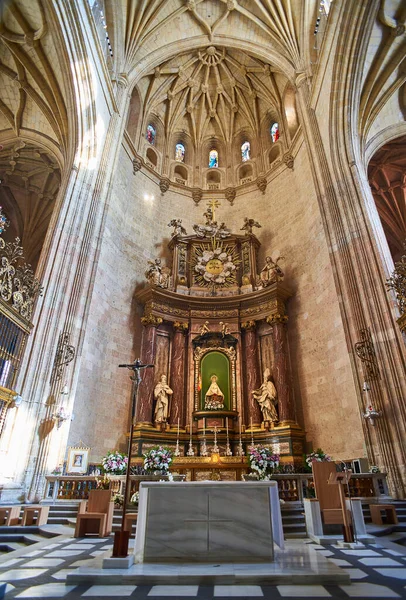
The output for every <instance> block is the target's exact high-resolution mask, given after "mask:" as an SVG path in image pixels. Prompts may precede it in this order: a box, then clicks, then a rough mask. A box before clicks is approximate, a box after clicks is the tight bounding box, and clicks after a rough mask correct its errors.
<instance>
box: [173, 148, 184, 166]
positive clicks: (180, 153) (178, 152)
mask: <svg viewBox="0 0 406 600" xmlns="http://www.w3.org/2000/svg"><path fill="white" fill-rule="evenodd" d="M175 160H177V161H178V162H185V146H184V145H183V144H176V146H175Z"/></svg>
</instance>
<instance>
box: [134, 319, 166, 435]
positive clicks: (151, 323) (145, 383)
mask: <svg viewBox="0 0 406 600" xmlns="http://www.w3.org/2000/svg"><path fill="white" fill-rule="evenodd" d="M141 323H142V324H143V325H144V330H143V332H142V341H141V360H142V362H143V363H144V364H147V365H153V364H154V363H155V353H156V328H157V327H158V325H160V324H161V323H162V319H161V318H159V317H154V315H147V316H145V317H142V319H141ZM141 377H142V382H141V384H140V387H139V390H138V399H137V407H136V411H137V412H136V417H135V422H136V424H138V425H152V405H153V402H154V379H155V372H154V369H144V370H143V373H142V375H141Z"/></svg>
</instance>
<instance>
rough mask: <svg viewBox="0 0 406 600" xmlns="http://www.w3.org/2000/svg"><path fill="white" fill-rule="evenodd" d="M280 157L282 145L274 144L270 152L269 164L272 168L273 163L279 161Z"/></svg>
mask: <svg viewBox="0 0 406 600" xmlns="http://www.w3.org/2000/svg"><path fill="white" fill-rule="evenodd" d="M280 155H281V146H280V144H278V143H276V144H273V145H272V148H271V149H270V150H269V152H268V164H269V165H270V166H272V165H273V163H274V162H275V161H277V160H278V158H279V157H280Z"/></svg>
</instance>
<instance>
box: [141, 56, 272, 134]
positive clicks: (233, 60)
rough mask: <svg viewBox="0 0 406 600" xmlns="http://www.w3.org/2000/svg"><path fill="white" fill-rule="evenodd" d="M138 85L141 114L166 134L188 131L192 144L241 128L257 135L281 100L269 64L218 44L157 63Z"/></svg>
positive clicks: (233, 132)
mask: <svg viewBox="0 0 406 600" xmlns="http://www.w3.org/2000/svg"><path fill="white" fill-rule="evenodd" d="M138 88H139V90H140V92H141V95H142V97H143V106H144V114H146V115H147V116H148V115H150V114H156V115H158V116H159V117H160V118H161V120H162V122H163V123H164V126H165V134H166V136H169V135H170V134H171V133H172V132H174V131H182V130H183V131H185V132H187V133H188V134H189V135H190V138H191V139H192V141H193V143H194V144H195V146H197V145H198V144H199V143H201V142H202V141H203V139H204V138H205V137H207V136H215V137H216V138H218V139H222V140H224V141H225V142H229V141H231V140H232V139H233V137H234V135H235V134H236V132H237V131H238V130H240V129H245V130H246V131H251V132H252V133H255V134H258V133H259V132H260V124H261V122H262V120H263V118H264V116H265V115H266V113H268V112H269V110H270V109H271V108H272V107H277V106H279V104H280V100H279V98H280V93H279V90H278V87H277V85H276V82H275V75H274V73H273V72H272V67H271V65H270V64H268V63H265V62H263V61H261V60H259V59H257V58H255V57H253V56H250V55H249V54H248V53H246V52H244V51H241V50H238V51H237V50H229V49H226V48H224V47H220V46H208V47H206V48H203V49H199V50H196V51H193V52H187V53H184V54H183V55H181V56H177V57H175V58H172V59H170V60H168V61H166V62H164V63H162V64H161V65H160V66H159V68H156V69H155V70H154V71H153V72H151V73H149V74H148V75H147V76H146V77H144V78H143V79H142V80H141V82H140V84H139V86H138ZM275 114H276V113H275Z"/></svg>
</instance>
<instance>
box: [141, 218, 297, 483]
mask: <svg viewBox="0 0 406 600" xmlns="http://www.w3.org/2000/svg"><path fill="white" fill-rule="evenodd" d="M204 216H205V217H206V222H205V223H204V224H202V225H195V226H194V228H193V229H194V234H193V235H186V234H185V233H184V229H183V227H181V221H180V220H179V219H177V220H175V219H174V220H172V221H171V226H172V227H174V228H175V229H174V231H173V234H172V239H171V241H170V243H169V249H170V250H171V254H172V264H171V266H169V265H166V266H164V265H162V262H161V260H160V259H155V260H154V261H149V266H148V268H147V271H146V278H147V280H148V284H147V285H146V286H145V288H144V289H142V290H141V291H139V292H137V293H136V301H137V302H138V303H139V304H140V305H142V306H143V311H144V316H143V317H142V324H143V332H142V342H141V359H142V360H143V361H145V362H148V363H153V364H154V365H155V369H154V370H153V373H151V374H149V373H145V375H144V379H143V383H142V385H141V386H140V391H139V398H138V404H137V410H136V427H135V435H134V443H133V453H134V461H135V462H139V463H140V464H141V463H142V458H141V455H142V453H143V452H145V451H146V450H148V449H149V448H150V447H151V446H152V445H154V444H164V445H166V446H169V447H171V448H173V449H174V450H175V449H176V448H177V449H178V452H177V454H178V456H177V457H176V458H175V466H174V469H175V470H177V471H179V472H183V473H185V474H186V475H187V478H191V479H207V478H218V477H220V478H221V479H234V478H236V479H239V478H240V477H241V474H242V473H243V472H246V471H247V470H248V463H247V459H246V454H247V452H248V448H249V446H250V445H251V444H261V443H262V444H266V445H272V446H273V448H274V450H275V451H277V452H279V453H280V454H281V461H282V462H287V463H289V462H297V463H301V461H302V454H303V444H304V432H303V431H302V430H301V428H300V427H299V425H298V424H297V423H296V415H295V409H294V400H293V396H292V393H293V391H292V390H293V386H292V385H291V374H290V361H289V356H288V354H287V353H288V344H287V334H286V328H287V315H286V302H287V301H288V299H289V297H290V296H291V292H290V290H289V287H288V286H287V285H286V284H285V282H284V281H283V272H282V270H281V269H280V267H279V265H278V261H277V260H276V261H275V260H273V259H272V258H271V257H267V261H266V264H265V266H264V267H263V268H262V269H261V270H259V269H258V250H259V247H260V243H259V240H258V239H257V238H256V236H255V235H254V234H253V233H252V226H248V227H245V226H244V227H243V229H244V228H245V233H244V234H232V233H231V232H230V231H229V230H228V229H227V227H226V226H225V224H224V223H221V224H220V225H219V224H218V223H217V221H216V220H215V216H214V211H213V210H212V208H210V207H209V209H208V210H207V212H206V213H205V215H204ZM251 222H252V220H248V219H246V223H248V224H249V223H251ZM174 224H175V225H174ZM257 226H258V224H257ZM150 371H152V369H151V370H150ZM161 381H163V383H164V386H167V387H166V388H165V389H166V390H167V393H166V396H165V394H164V397H163V408H162V407H161V408H160V410H157V403H158V402H161V401H162V397H160V391H159V390H160V389H161V388H160V387H159V382H161ZM272 389H274V390H276V392H275V394H273V395H272V393H271V392H269V390H272ZM272 402H273V406H274V407H275V408H273V407H272V406H271V403H272ZM157 415H158V416H157ZM137 456H138V457H139V458H138V459H137Z"/></svg>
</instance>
